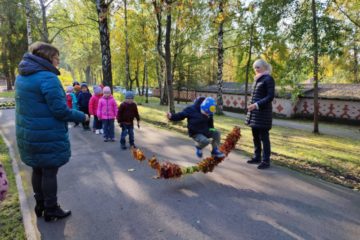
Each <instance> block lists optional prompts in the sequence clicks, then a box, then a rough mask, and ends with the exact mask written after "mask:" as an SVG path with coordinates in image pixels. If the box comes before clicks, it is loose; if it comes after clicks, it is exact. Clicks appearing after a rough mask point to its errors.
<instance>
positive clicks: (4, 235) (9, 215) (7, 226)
mask: <svg viewBox="0 0 360 240" xmlns="http://www.w3.org/2000/svg"><path fill="white" fill-rule="evenodd" d="M0 162H1V163H2V164H3V165H4V167H5V171H6V174H7V178H8V180H9V187H10V188H9V193H8V195H7V197H6V199H5V200H4V201H3V202H1V203H0V239H1V240H13V239H17V240H20V239H26V238H25V230H24V225H23V222H22V216H21V212H20V203H19V196H18V191H17V188H16V183H15V176H14V173H13V171H12V167H11V159H10V156H9V151H8V149H7V147H6V145H5V143H4V140H3V139H2V138H1V137H0Z"/></svg>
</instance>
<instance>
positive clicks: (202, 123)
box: [167, 97, 225, 158]
mask: <svg viewBox="0 0 360 240" xmlns="http://www.w3.org/2000/svg"><path fill="white" fill-rule="evenodd" d="M214 112H215V100H214V99H213V98H211V97H207V98H205V97H199V98H198V99H196V101H195V103H194V104H193V105H191V106H188V107H187V108H185V109H184V110H183V111H182V112H179V113H175V114H171V113H168V114H167V117H168V119H169V120H171V121H181V120H184V119H185V118H187V122H188V125H187V127H188V133H189V136H190V137H191V138H193V139H194V140H195V142H196V143H197V145H196V155H197V156H198V157H199V158H201V157H202V156H203V153H202V149H203V148H204V147H206V146H207V145H209V144H210V143H211V145H212V151H211V155H212V156H213V157H217V158H222V157H224V156H225V155H224V153H222V152H220V151H219V149H218V147H219V145H220V132H219V131H217V130H216V129H215V128H214V119H213V113H214ZM211 139H212V140H211Z"/></svg>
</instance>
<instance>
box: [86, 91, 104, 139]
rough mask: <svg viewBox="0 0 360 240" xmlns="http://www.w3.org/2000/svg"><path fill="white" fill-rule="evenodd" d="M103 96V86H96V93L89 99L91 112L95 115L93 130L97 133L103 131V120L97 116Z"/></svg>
mask: <svg viewBox="0 0 360 240" xmlns="http://www.w3.org/2000/svg"><path fill="white" fill-rule="evenodd" d="M101 97H102V88H101V87H100V86H95V87H94V95H92V97H91V98H90V101H89V114H90V115H93V116H94V122H93V131H94V132H95V134H100V133H103V130H102V122H101V121H100V120H99V118H98V117H97V109H98V105H99V101H100V99H101Z"/></svg>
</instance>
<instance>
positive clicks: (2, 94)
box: [0, 91, 15, 98]
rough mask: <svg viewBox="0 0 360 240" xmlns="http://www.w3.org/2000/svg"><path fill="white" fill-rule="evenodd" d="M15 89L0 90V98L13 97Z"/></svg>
mask: <svg viewBox="0 0 360 240" xmlns="http://www.w3.org/2000/svg"><path fill="white" fill-rule="evenodd" d="M14 97H15V91H4V92H0V98H14Z"/></svg>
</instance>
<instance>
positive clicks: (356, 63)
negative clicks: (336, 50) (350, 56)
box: [353, 29, 360, 83]
mask: <svg viewBox="0 0 360 240" xmlns="http://www.w3.org/2000/svg"><path fill="white" fill-rule="evenodd" d="M357 34H358V31H357V29H355V34H354V43H353V51H354V82H355V83H360V79H359V60H358V57H359V47H358V45H357V41H356V40H357V39H356V37H357Z"/></svg>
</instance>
